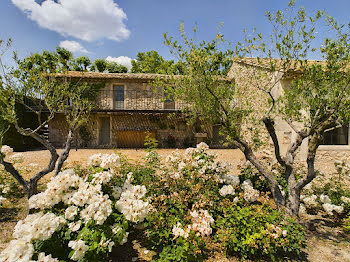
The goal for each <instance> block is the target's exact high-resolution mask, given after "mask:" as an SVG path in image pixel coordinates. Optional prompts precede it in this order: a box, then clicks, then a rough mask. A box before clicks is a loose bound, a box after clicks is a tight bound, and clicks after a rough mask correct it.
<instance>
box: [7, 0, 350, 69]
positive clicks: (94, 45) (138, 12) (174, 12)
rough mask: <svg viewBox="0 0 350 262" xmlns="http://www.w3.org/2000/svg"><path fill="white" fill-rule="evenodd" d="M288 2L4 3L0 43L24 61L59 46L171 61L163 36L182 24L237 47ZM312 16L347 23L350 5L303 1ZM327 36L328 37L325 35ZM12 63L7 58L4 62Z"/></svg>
mask: <svg viewBox="0 0 350 262" xmlns="http://www.w3.org/2000/svg"><path fill="white" fill-rule="evenodd" d="M287 3H288V1H287V0H240V1H237V0H216V1H215V0H176V1H174V0H173V1H170V0H114V1H113V0H55V1H52V0H1V3H0V20H1V21H0V39H7V38H9V37H11V38H12V39H13V49H14V50H17V51H18V54H19V56H20V57H25V56H27V55H29V54H30V53H33V52H40V51H42V50H54V49H55V47H56V46H58V45H61V46H64V47H68V49H71V50H72V51H74V55H75V56H80V55H87V56H89V57H90V58H91V59H92V60H94V59H96V58H107V57H108V56H110V57H111V58H112V60H113V59H117V58H118V57H119V60H118V59H117V60H116V61H119V62H122V63H128V62H130V61H129V60H130V59H133V58H135V57H136V55H137V53H138V52H144V51H150V50H156V51H158V52H159V53H160V54H161V55H163V56H164V57H165V58H168V59H170V58H172V56H171V55H170V53H169V49H168V48H167V47H165V46H164V44H163V34H164V33H165V32H169V34H170V35H173V36H178V35H179V33H178V32H179V31H178V27H179V24H180V23H181V22H184V24H185V30H187V31H190V30H191V29H192V27H193V26H194V24H195V23H197V24H198V27H199V30H198V33H197V35H196V38H197V39H206V40H210V39H212V38H213V37H214V36H215V33H216V28H217V26H218V25H219V23H220V22H223V23H224V27H223V28H222V29H221V32H222V33H223V34H224V36H225V38H226V39H227V40H229V41H231V42H233V43H235V42H237V41H240V40H242V38H243V34H242V30H243V29H248V30H251V29H252V28H254V27H256V28H257V29H258V31H259V32H263V33H268V32H269V30H270V26H269V23H268V22H267V20H266V19H265V17H264V14H265V12H266V11H268V10H270V11H276V10H278V9H283V8H285V7H286V5H287ZM297 6H305V7H306V10H307V11H308V12H315V11H316V10H318V9H321V10H325V11H326V13H328V14H330V15H332V16H333V17H335V18H336V19H337V20H338V21H339V22H342V23H345V22H348V18H349V10H350V1H349V0H333V1H329V0H299V1H297ZM321 33H322V35H323V34H327V32H321ZM6 60H9V58H6Z"/></svg>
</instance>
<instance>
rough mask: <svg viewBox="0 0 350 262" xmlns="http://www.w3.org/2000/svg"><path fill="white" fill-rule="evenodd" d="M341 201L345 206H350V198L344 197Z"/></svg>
mask: <svg viewBox="0 0 350 262" xmlns="http://www.w3.org/2000/svg"><path fill="white" fill-rule="evenodd" d="M340 200H341V201H343V202H344V203H345V204H350V197H346V196H342V197H341V198H340Z"/></svg>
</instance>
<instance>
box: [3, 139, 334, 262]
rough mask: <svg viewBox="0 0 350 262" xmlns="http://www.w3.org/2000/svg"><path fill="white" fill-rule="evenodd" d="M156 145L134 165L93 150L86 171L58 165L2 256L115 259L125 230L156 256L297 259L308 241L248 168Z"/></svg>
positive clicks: (205, 150)
mask: <svg viewBox="0 0 350 262" xmlns="http://www.w3.org/2000/svg"><path fill="white" fill-rule="evenodd" d="M153 152H155V150H154V149H152V150H149V152H147V153H148V156H150V155H152V157H151V158H148V157H146V158H145V159H144V160H145V161H144V162H142V163H136V164H135V163H131V162H128V161H127V160H126V159H124V158H123V157H122V156H120V155H118V154H115V153H112V154H95V155H92V156H91V157H89V159H88V164H87V168H81V167H77V168H73V169H66V170H64V171H61V172H60V173H59V174H58V175H57V176H55V177H53V178H52V179H51V180H50V181H49V182H48V183H47V185H46V188H45V190H43V191H42V192H40V193H38V194H36V195H34V196H32V197H31V198H30V199H29V200H28V205H29V208H30V211H31V212H30V214H29V215H28V216H27V217H26V218H24V219H23V220H20V221H19V222H18V223H17V225H16V226H15V229H14V233H13V240H11V242H10V243H9V245H8V247H7V248H6V249H5V250H4V251H3V252H2V253H1V255H0V261H108V260H112V261H113V258H115V257H118V252H120V250H121V249H120V247H119V248H117V247H118V246H122V245H125V244H126V243H128V242H130V240H128V238H129V233H131V232H134V233H135V234H136V235H137V236H140V240H142V241H143V242H142V244H143V245H144V246H145V247H146V248H147V250H152V252H149V251H147V252H149V253H150V254H152V259H153V260H154V261H201V260H203V259H206V258H208V257H209V256H212V255H213V254H214V253H217V252H221V253H225V254H227V255H228V256H230V255H233V256H238V257H240V258H242V259H244V258H271V257H275V256H279V255H281V256H286V255H288V254H291V255H293V256H295V255H297V254H298V253H299V252H300V250H301V248H302V247H304V246H305V238H304V231H303V228H302V227H301V226H300V225H299V224H298V223H297V222H296V221H295V220H293V219H285V217H284V216H283V214H282V213H281V212H279V211H277V209H276V206H275V204H274V201H273V200H272V199H271V197H270V192H268V190H266V188H265V186H264V185H265V184H264V183H265V182H264V181H263V180H260V178H259V174H257V173H254V171H253V169H252V168H251V167H250V166H249V165H247V166H245V167H244V168H243V169H242V171H241V173H240V174H235V173H232V171H231V169H232V166H231V165H230V164H228V163H223V162H219V161H216V160H215V159H216V154H215V153H213V152H211V151H210V150H209V147H208V146H207V145H206V144H205V143H200V144H198V145H197V146H196V147H195V148H188V149H186V151H185V152H184V153H183V154H182V153H180V152H179V151H178V150H175V151H174V152H173V153H171V154H170V155H168V156H167V157H166V158H165V160H164V161H161V160H160V158H159V155H158V154H155V153H153ZM10 154H12V153H10ZM150 159H151V161H150ZM322 199H324V201H325V204H327V203H328V204H331V203H329V200H328V199H327V197H326V196H323V198H322ZM135 234H134V235H135ZM134 235H133V237H135V236H134ZM141 236H142V237H141ZM127 245H128V244H127Z"/></svg>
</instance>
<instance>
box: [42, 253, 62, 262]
mask: <svg viewBox="0 0 350 262" xmlns="http://www.w3.org/2000/svg"><path fill="white" fill-rule="evenodd" d="M38 262H58V259H57V258H52V256H51V255H47V256H46V255H45V253H43V252H42V253H40V254H39V256H38Z"/></svg>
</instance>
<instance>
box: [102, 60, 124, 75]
mask: <svg viewBox="0 0 350 262" xmlns="http://www.w3.org/2000/svg"><path fill="white" fill-rule="evenodd" d="M106 70H107V71H108V73H127V72H128V68H127V67H126V66H123V65H120V64H118V63H116V62H108V63H107V67H106Z"/></svg>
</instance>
